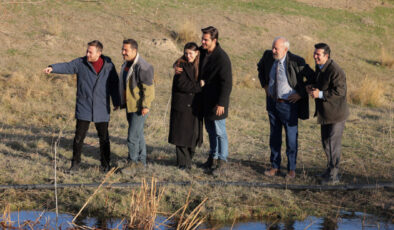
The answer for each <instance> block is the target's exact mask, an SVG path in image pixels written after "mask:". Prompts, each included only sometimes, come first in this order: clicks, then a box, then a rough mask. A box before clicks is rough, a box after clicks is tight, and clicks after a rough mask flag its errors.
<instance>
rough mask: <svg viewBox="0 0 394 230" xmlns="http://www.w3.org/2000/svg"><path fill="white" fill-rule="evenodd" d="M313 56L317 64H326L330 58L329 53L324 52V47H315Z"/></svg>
mask: <svg viewBox="0 0 394 230" xmlns="http://www.w3.org/2000/svg"><path fill="white" fill-rule="evenodd" d="M313 58H314V59H315V62H316V65H324V64H326V62H327V60H328V54H325V53H324V49H315V52H313Z"/></svg>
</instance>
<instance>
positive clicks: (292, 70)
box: [257, 50, 313, 120]
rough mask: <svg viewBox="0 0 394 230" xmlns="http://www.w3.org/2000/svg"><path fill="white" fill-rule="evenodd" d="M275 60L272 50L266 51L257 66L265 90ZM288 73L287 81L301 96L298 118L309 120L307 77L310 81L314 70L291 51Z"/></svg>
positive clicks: (288, 59)
mask: <svg viewBox="0 0 394 230" xmlns="http://www.w3.org/2000/svg"><path fill="white" fill-rule="evenodd" d="M274 62H275V59H274V57H273V54H272V50H266V51H265V52H264V55H263V57H262V58H261V59H260V61H259V63H258V64H257V70H258V72H259V80H260V83H261V86H262V87H263V88H264V87H265V86H268V83H269V79H270V76H269V75H270V71H271V68H272V65H273V64H274ZM286 71H287V74H286V75H287V80H288V83H289V85H290V87H291V88H293V89H294V90H295V91H297V93H298V94H299V95H300V96H301V99H300V100H299V101H298V102H297V103H298V118H300V119H303V120H305V119H308V118H309V100H308V94H307V92H306V89H305V82H306V79H304V77H306V78H307V79H309V78H310V77H312V75H313V70H312V69H311V68H310V67H309V66H308V65H307V64H306V63H305V60H304V59H303V58H301V57H299V56H297V55H295V54H292V53H291V52H290V51H289V52H287V55H286Z"/></svg>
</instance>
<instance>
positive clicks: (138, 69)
mask: <svg viewBox="0 0 394 230" xmlns="http://www.w3.org/2000/svg"><path fill="white" fill-rule="evenodd" d="M122 55H123V59H124V61H125V62H124V63H123V65H122V68H121V71H120V75H119V91H120V95H121V107H122V108H126V112H127V121H128V122H129V129H128V137H127V146H128V148H129V156H128V159H127V160H128V163H137V162H140V163H142V164H143V165H144V166H145V165H146V144H145V138H144V123H145V120H146V118H147V117H148V114H149V109H150V107H151V103H152V101H153V99H154V97H155V89H154V85H153V76H154V75H153V66H152V65H151V64H149V63H148V62H146V61H145V60H144V59H143V58H142V57H141V56H140V55H139V53H138V43H137V42H136V41H135V40H134V39H126V40H124V41H123V46H122Z"/></svg>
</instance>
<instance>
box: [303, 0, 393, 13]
mask: <svg viewBox="0 0 394 230" xmlns="http://www.w3.org/2000/svg"><path fill="white" fill-rule="evenodd" d="M296 1H297V2H303V3H306V4H308V5H311V6H315V7H323V8H333V9H341V10H353V11H367V10H372V9H374V8H375V7H377V6H392V4H391V3H388V2H387V1H384V0H336V1H332V0H320V1H316V0H296Z"/></svg>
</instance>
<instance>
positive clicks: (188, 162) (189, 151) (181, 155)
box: [175, 146, 196, 168]
mask: <svg viewBox="0 0 394 230" xmlns="http://www.w3.org/2000/svg"><path fill="white" fill-rule="evenodd" d="M195 149H196V148H195V147H193V148H191V147H185V146H176V148H175V151H176V160H177V165H178V166H179V167H186V168H191V167H192V159H193V156H194V153H195Z"/></svg>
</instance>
